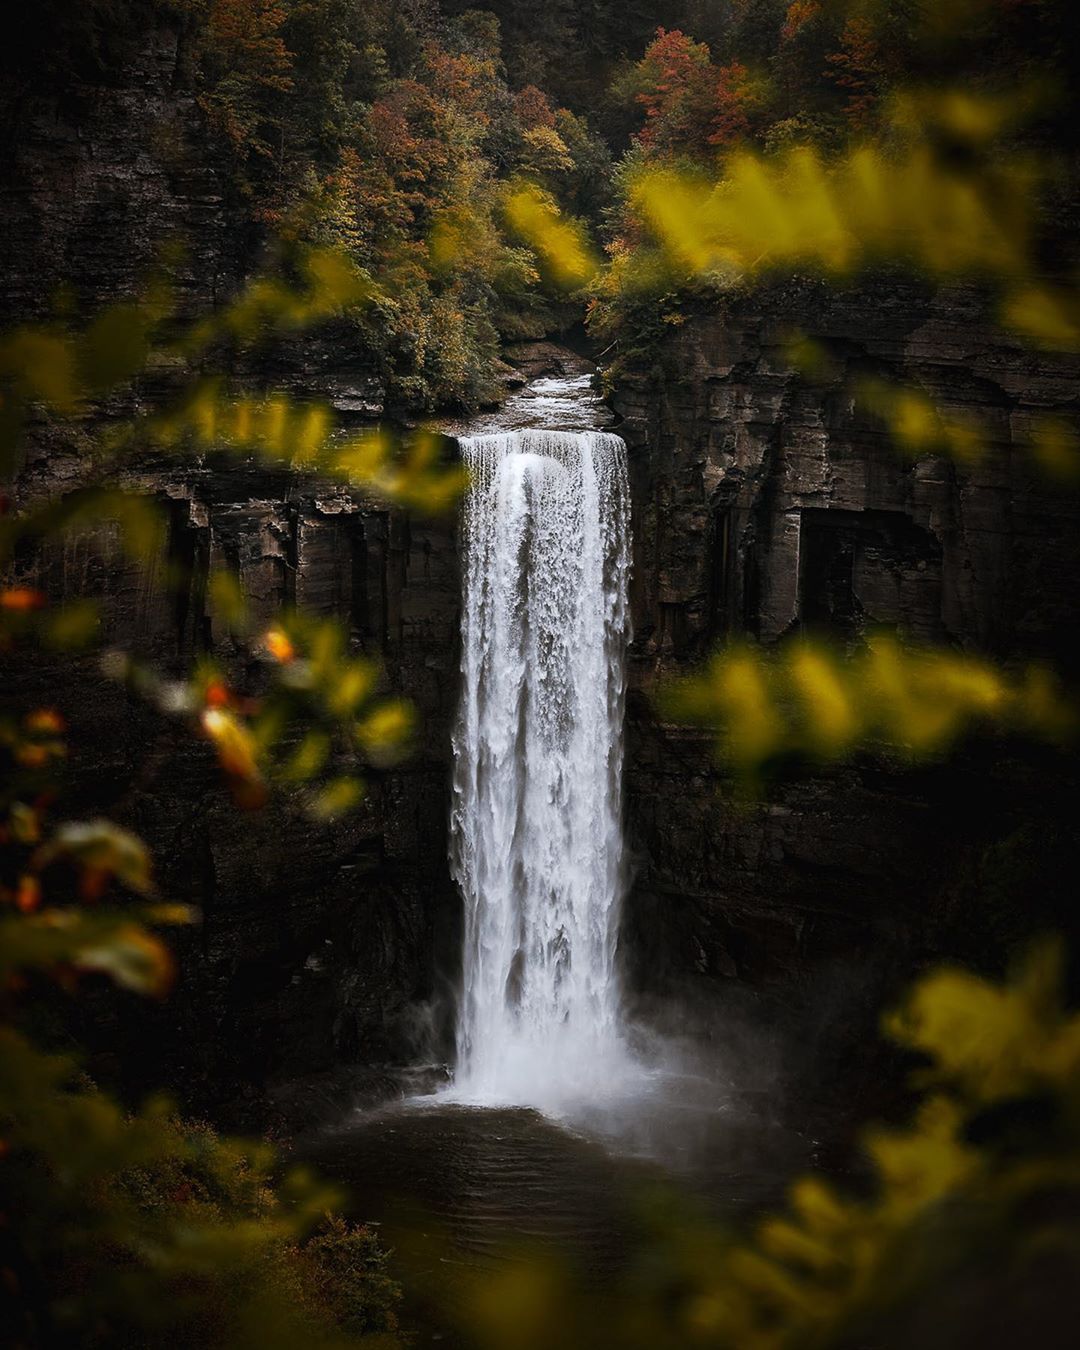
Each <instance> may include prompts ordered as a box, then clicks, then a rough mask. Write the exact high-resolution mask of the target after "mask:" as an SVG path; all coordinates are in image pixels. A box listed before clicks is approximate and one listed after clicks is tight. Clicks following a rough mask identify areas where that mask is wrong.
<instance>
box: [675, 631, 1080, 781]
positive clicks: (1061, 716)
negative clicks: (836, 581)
mask: <svg viewBox="0 0 1080 1350" xmlns="http://www.w3.org/2000/svg"><path fill="white" fill-rule="evenodd" d="M662 704H663V706H664V708H665V709H666V710H667V711H668V712H669V713H670V714H671V715H672V716H675V717H678V718H679V719H680V720H685V721H689V722H692V723H698V724H702V725H705V726H708V727H710V728H712V729H714V730H715V731H716V735H717V750H718V754H719V755H720V757H721V758H722V760H724V762H726V763H727V764H728V765H730V767H731V768H732V770H733V771H734V772H735V774H736V776H737V777H738V778H739V779H740V780H741V781H742V782H743V783H744V785H746V786H757V785H759V783H760V780H761V775H762V773H763V771H764V770H766V769H767V768H768V767H769V766H770V765H773V764H777V763H779V762H781V761H782V760H784V759H787V758H791V757H798V758H801V759H804V760H809V761H810V762H817V763H828V762H830V761H835V760H839V759H842V758H844V757H845V756H848V755H851V754H853V753H855V752H856V751H857V750H875V749H876V750H879V751H881V750H886V751H889V752H891V753H896V754H900V755H901V756H903V757H906V758H908V759H912V760H917V759H925V758H930V757H936V756H940V755H942V754H943V753H944V752H945V751H947V750H948V749H949V748H950V747H951V746H952V745H953V744H954V743H955V742H956V741H957V740H958V739H960V738H961V737H962V736H963V735H965V734H967V733H970V732H971V731H973V730H975V729H977V728H980V727H981V728H992V729H994V730H995V731H998V732H1004V733H1016V734H1021V735H1028V736H1035V737H1037V738H1039V739H1041V740H1044V741H1047V742H1049V743H1051V744H1065V743H1067V742H1069V741H1071V740H1072V738H1073V737H1074V735H1075V731H1076V725H1077V712H1076V708H1075V705H1074V703H1073V701H1072V700H1071V699H1069V698H1068V697H1067V696H1066V694H1065V692H1064V690H1063V689H1062V688H1061V686H1060V683H1059V682H1058V680H1057V679H1056V677H1055V676H1054V674H1053V672H1052V671H1050V670H1048V669H1047V668H1045V667H1043V666H1040V665H1038V664H1030V665H1028V666H1027V667H1026V668H1024V669H1023V670H1021V671H1019V672H1016V673H1010V672H1008V671H1005V670H1002V669H1000V668H998V667H997V666H995V665H994V664H993V663H991V662H990V661H987V660H985V659H980V658H978V657H975V656H971V655H967V654H963V653H959V652H952V651H948V650H945V649H942V648H937V647H926V646H913V645H910V644H909V645H905V644H903V643H901V642H899V641H897V639H895V638H893V637H889V636H887V635H884V634H882V635H878V636H874V637H871V638H869V639H868V640H867V642H866V643H865V644H864V645H862V646H860V647H859V648H856V649H855V650H854V651H853V652H842V651H840V650H838V649H837V648H834V647H832V646H830V645H829V644H827V643H825V642H823V641H820V640H814V639H808V638H804V639H800V640H798V641H792V642H789V643H787V644H782V645H781V646H780V647H779V648H778V649H776V650H772V651H764V650H762V649H759V648H756V647H753V646H750V645H744V646H739V645H735V644H732V645H729V646H727V647H725V648H724V649H722V650H721V651H719V652H717V653H716V654H715V655H714V656H713V657H712V658H711V660H710V661H709V662H708V663H707V664H706V665H705V667H704V668H703V669H702V670H701V671H700V672H699V673H697V674H695V675H693V676H690V677H687V678H685V679H682V680H678V681H673V682H672V683H671V684H670V685H669V686H668V687H667V689H666V690H665V691H664V694H663V698H662Z"/></svg>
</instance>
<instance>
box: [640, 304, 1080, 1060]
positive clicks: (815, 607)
mask: <svg viewBox="0 0 1080 1350" xmlns="http://www.w3.org/2000/svg"><path fill="white" fill-rule="evenodd" d="M793 332H799V333H802V334H804V335H806V336H808V337H810V338H811V339H813V340H814V341H815V342H816V343H817V344H818V345H819V347H820V348H821V349H822V350H823V352H824V354H825V356H826V358H827V360H826V362H825V363H824V364H825V366H826V368H827V371H828V373H827V374H824V375H822V376H820V377H818V378H810V377H808V376H806V375H805V374H803V373H800V371H799V370H798V369H797V368H796V366H795V365H794V363H793V361H792V359H791V355H790V352H791V345H790V344H791V335H792V333H793ZM1078 374H1080V368H1078V365H1077V362H1076V361H1075V359H1073V358H1068V359H1066V358H1055V357H1050V356H1046V355H1038V354H1033V353H1032V352H1030V351H1024V350H1021V349H1020V348H1018V347H1012V346H1009V345H1008V344H1007V343H1006V342H1004V341H1003V340H1002V338H1001V336H1000V335H999V334H995V333H994V331H993V330H992V328H991V327H990V325H989V324H988V323H987V322H986V319H985V316H984V315H983V313H982V310H981V308H980V304H979V301H978V298H977V297H976V296H975V295H974V294H970V293H966V292H960V291H954V292H951V293H945V292H936V293H932V292H930V291H929V289H920V288H919V287H917V286H914V285H911V284H901V283H899V282H897V281H895V280H892V281H884V282H881V283H879V284H873V285H869V286H865V287H860V288H859V289H857V290H852V291H850V292H842V291H836V290H830V289H827V288H826V287H825V286H824V285H822V284H815V283H811V282H806V283H802V284H797V285H796V284H792V285H788V286H786V287H774V288H763V289H762V290H761V291H759V292H758V293H757V294H755V295H753V296H749V297H743V298H739V299H733V300H732V301H731V302H730V303H729V304H727V305H725V306H723V307H721V308H718V309H717V310H716V311H715V312H713V313H709V314H702V315H699V316H697V317H695V318H692V319H690V320H689V321H688V322H686V323H685V325H684V326H682V327H681V328H678V329H676V330H674V331H673V332H672V334H671V336H670V338H669V340H668V341H667V342H666V344H665V345H664V347H663V348H662V349H661V350H660V351H659V352H658V353H657V356H656V361H655V363H654V365H653V366H652V368H651V369H649V370H641V371H637V372H631V373H630V374H628V375H626V376H624V377H623V378H622V380H621V382H620V383H619V387H618V389H617V391H616V396H615V406H616V409H617V411H618V412H619V413H620V414H621V416H622V419H623V420H622V422H621V424H620V425H619V427H618V430H619V431H621V433H622V434H623V435H624V436H625V438H626V439H627V441H628V443H629V446H630V458H631V464H632V479H633V498H634V565H635V572H634V581H633V613H634V623H635V634H636V636H635V641H634V646H633V654H632V667H633V685H634V688H635V690H636V692H637V697H636V698H634V699H633V700H632V703H631V723H630V733H631V735H630V750H629V763H628V784H627V786H628V797H629V816H630V820H629V833H630V842H631V847H632V849H633V850H634V852H635V854H636V857H637V874H636V880H635V882H634V885H633V888H632V892H631V897H630V901H629V907H628V915H627V924H626V937H627V946H628V956H629V960H630V964H631V966H632V968H633V970H634V978H635V983H636V984H637V986H638V987H639V988H641V989H644V990H651V991H653V992H656V993H659V992H664V993H666V994H668V995H670V994H671V993H672V992H673V990H676V989H678V990H681V992H682V994H683V996H686V997H693V996H694V994H695V992H696V993H698V994H701V995H702V996H703V997H704V998H705V999H706V1001H708V1000H709V999H713V998H715V997H716V996H717V995H718V994H719V995H721V996H722V995H723V992H724V990H725V989H727V990H728V991H729V993H732V992H734V991H735V990H736V989H737V988H739V987H740V986H741V987H742V988H743V989H745V988H746V987H747V986H749V987H750V988H756V989H758V990H760V989H772V990H774V991H778V992H779V997H780V1004H781V1005H782V1006H783V1007H784V1008H787V1009H788V1010H793V1011H794V1012H795V1014H796V1020H798V1021H800V1022H801V1023H802V1029H801V1032H800V1036H801V1037H802V1038H803V1043H804V1046H805V1038H806V1037H807V1036H810V1037H812V1036H813V1035H814V1034H815V1031H816V1029H817V1027H818V1025H819V1024H820V1029H822V1030H828V1031H829V1034H830V1035H831V1034H832V1023H833V1022H834V1021H836V1020H837V1018H839V1019H840V1020H843V1019H847V1020H848V1021H849V1022H850V1023H851V1024H852V1025H858V1023H859V1019H858V1017H857V1016H856V1017H854V1018H852V1006H853V1003H854V1004H856V1005H857V1004H859V1003H860V1002H862V1003H865V1004H866V1005H867V1007H869V1006H870V1005H871V1004H875V1005H876V1003H877V1001H878V1000H879V999H880V997H881V990H882V988H883V987H884V988H885V989H886V990H887V989H888V988H889V987H890V982H891V980H892V979H900V980H902V979H903V978H904V977H905V974H906V972H907V971H908V970H909V969H910V967H911V965H912V963H914V962H917V961H919V960H920V959H923V958H925V957H930V956H936V955H939V954H941V953H948V952H950V951H955V950H960V951H962V952H963V953H964V954H965V955H967V956H969V957H974V959H979V958H980V957H985V958H986V959H988V960H996V959H998V958H1000V955H1001V950H1002V949H1003V948H1004V947H1006V946H1008V945H1009V943H1010V942H1011V941H1014V940H1017V939H1019V938H1020V937H1021V936H1022V935H1023V934H1024V932H1025V930H1026V929H1027V928H1029V927H1033V928H1038V927H1040V926H1042V925H1044V924H1047V923H1049V924H1051V925H1053V924H1055V923H1058V924H1060V922H1061V921H1062V918H1063V916H1064V915H1065V914H1066V912H1067V910H1066V903H1065V897H1064V895H1063V893H1062V892H1061V891H1060V889H1059V890H1057V891H1055V889H1054V886H1053V884H1049V885H1048V888H1047V887H1043V888H1042V889H1041V894H1040V895H1039V898H1038V900H1037V901H1034V902H1032V901H1031V899H1030V898H1024V899H1021V897H1019V896H1017V895H1015V894H1014V895H1012V896H1011V897H1010V898H1007V899H1006V898H1005V897H1003V896H1000V895H999V896H998V899H999V900H1000V902H1001V903H1000V904H999V905H998V907H997V908H994V905H993V904H991V903H987V904H984V905H983V907H982V909H980V908H979V904H980V901H979V899H978V897H977V895H976V892H978V891H979V890H980V889H982V890H984V891H986V890H987V889H989V890H994V889H995V887H996V889H997V891H1000V889H1001V888H1000V886H997V883H996V882H995V880H994V877H993V875H992V873H993V866H992V865H991V864H989V863H988V861H987V859H988V856H989V855H987V853H986V850H987V849H988V848H989V847H991V841H994V840H997V841H1000V840H1001V839H1003V838H1004V839H1009V840H1012V841H1013V842H1012V844H1011V845H1009V846H1008V848H1013V847H1015V848H1018V849H1027V851H1028V852H1029V853H1030V854H1032V855H1036V854H1038V852H1039V849H1038V848H1037V847H1036V846H1035V845H1034V844H1033V842H1032V834H1031V831H1032V829H1035V831H1036V833H1037V832H1038V830H1039V829H1045V832H1046V839H1047V840H1050V839H1053V840H1058V841H1059V840H1060V835H1061V831H1062V828H1063V824H1062V822H1063V819H1064V818H1065V817H1066V816H1067V812H1068V808H1067V807H1066V806H1065V803H1066V802H1067V800H1068V796H1067V795H1066V794H1065V793H1064V788H1063V783H1062V778H1061V775H1062V773H1063V772H1064V770H1063V766H1062V765H1061V764H1058V763H1056V762H1055V763H1053V764H1049V765H1043V766H1042V767H1041V768H1040V770H1039V771H1037V772H1036V771H1035V770H1034V769H1032V768H1031V767H1028V768H1026V769H1022V768H1021V767H1020V761H1018V760H1016V759H1015V757H1014V756H1013V754H1012V753H1011V752H1010V750H1009V749H1007V748H1005V747H1001V746H998V747H997V749H996V750H994V749H992V748H990V747H987V746H982V747H975V748H973V749H971V750H969V752H968V753H967V754H966V755H964V756H961V757H960V758H959V759H958V760H956V761H955V762H953V764H952V765H951V767H950V768H949V769H948V770H944V771H938V770H937V769H929V770H927V771H926V772H923V773H916V772H913V771H904V770H902V769H900V768H899V767H890V766H889V765H888V764H883V763H880V762H878V763H875V764H873V765H871V764H868V763H867V764H862V765H856V766H852V767H848V768H845V769H842V770H837V771H835V772H833V773H831V774H829V775H825V776H821V777H818V778H814V779H809V780H807V779H803V780H801V781H799V782H792V783H788V784H783V783H781V784H778V785H776V786H775V787H774V789H773V790H772V792H771V793H770V796H769V799H768V801H766V802H763V803H758V804H750V805H746V804H741V803H738V802H737V801H736V800H734V798H733V794H732V791H731V788H730V785H729V784H728V783H726V782H725V780H724V777H723V775H722V774H719V773H718V772H717V770H716V769H715V767H714V765H713V761H712V757H711V754H710V748H709V746H708V744H707V739H706V738H705V737H703V736H702V735H700V734H699V733H697V732H694V731H691V730H688V729H686V728H682V727H676V726H672V725H665V724H664V723H663V722H661V721H659V720H658V718H657V715H656V713H655V705H654V704H652V703H651V701H650V700H649V699H648V697H647V696H648V694H649V693H650V692H651V691H652V690H653V689H654V688H655V686H656V684H657V682H658V680H660V679H661V678H662V677H664V676H666V675H670V674H673V673H676V672H678V671H681V670H682V669H684V668H685V667H686V665H687V664H688V663H691V662H693V661H694V660H696V659H697V658H699V657H701V656H702V655H703V653H704V652H705V651H706V650H707V649H708V648H709V647H710V646H711V645H712V644H714V643H715V642H718V641H720V640H722V639H724V638H727V637H730V636H738V635H742V634H745V635H749V636H751V637H753V638H757V639H760V640H761V641H763V642H766V643H768V642H772V641H775V640H777V639H779V638H781V637H783V636H784V635H786V634H790V633H793V632H797V631H800V630H803V629H805V628H807V627H811V628H814V627H816V628H819V629H824V630H825V631H827V632H830V633H832V634H833V635H834V636H835V637H836V638H838V639H840V640H844V639H847V638H850V637H853V636H855V635H857V634H858V633H859V632H860V631H863V630H865V629H866V628H868V627H871V626H878V625H886V626H891V627H895V628H897V629H898V630H899V631H901V632H903V633H905V634H907V635H909V636H911V637H913V638H915V639H920V640H926V641H934V642H945V643H950V644H953V645H955V646H958V647H961V648H964V649H971V650H978V651H982V652H988V653H991V654H993V655H994V656H996V657H998V658H1000V659H1004V660H1008V659H1010V658H1012V657H1016V656H1020V657H1030V656H1031V655H1033V654H1034V655H1036V656H1045V657H1046V658H1048V659H1050V660H1052V661H1054V662H1055V664H1056V665H1058V667H1059V668H1063V669H1065V670H1066V671H1069V670H1070V668H1071V666H1070V663H1071V662H1072V661H1074V660H1075V652H1074V650H1073V649H1074V646H1075V623H1076V605H1075V595H1074V578H1075V576H1076V575H1077V571H1076V567H1077V562H1078V561H1080V557H1078V555H1080V548H1078V539H1080V534H1078V526H1080V512H1078V498H1077V494H1076V493H1075V492H1074V491H1071V490H1062V489H1061V487H1060V486H1059V485H1057V484H1055V483H1054V482H1053V481H1052V480H1048V479H1047V477H1046V475H1045V473H1044V472H1043V471H1042V469H1041V468H1040V467H1039V466H1037V465H1035V464H1034V463H1033V462H1032V457H1031V453H1030V451H1029V450H1028V449H1027V448H1026V447H1025V446H1024V444H1023V441H1024V438H1025V433H1026V432H1027V431H1028V430H1029V428H1030V425H1031V421H1032V419H1033V417H1035V416H1037V415H1039V414H1044V413H1047V412H1055V411H1056V412H1061V413H1068V411H1069V410H1070V409H1071V407H1072V406H1073V404H1074V402H1075V396H1076V389H1077V376H1078ZM867 376H872V377H878V378H881V379H885V380H889V381H892V382H897V383H906V384H912V383H913V384H915V385H916V386H917V387H918V386H921V387H922V388H924V389H925V390H926V391H927V392H928V393H929V394H930V395H931V396H932V397H933V399H934V400H935V401H936V403H937V404H938V406H939V407H940V408H941V410H942V412H943V413H944V414H945V415H951V416H961V417H967V416H972V417H975V418H977V419H978V421H979V423H980V424H981V425H982V426H983V427H985V429H986V453H985V455H984V457H983V458H982V459H980V460H979V462H978V463H976V464H973V465H968V466H964V465H960V464H958V463H956V462H954V461H949V460H946V459H922V460H919V461H917V462H910V461H907V462H905V460H904V459H903V458H902V457H901V456H900V455H899V454H898V453H897V451H896V449H895V448H894V446H893V445H892V444H891V443H890V442H889V440H888V439H887V435H886V433H885V431H884V430H883V428H882V427H881V425H879V424H878V423H876V422H874V421H872V420H871V419H870V418H868V417H867V416H866V415H865V414H863V413H861V412H860V411H859V409H858V408H857V407H856V405H855V404H854V400H853V398H852V396H851V392H850V391H851V387H852V384H853V382H854V381H855V380H856V379H858V378H860V377H867ZM1033 820H1034V821H1040V822H1041V824H1040V825H1038V826H1032V823H1031V822H1032V821H1033ZM996 846H997V847H1001V845H1000V844H998V845H996ZM1056 847H1057V844H1056V843H1050V842H1047V843H1046V849H1048V850H1049V854H1050V855H1052V856H1053V857H1054V859H1055V865H1057V864H1058V863H1060V861H1061V858H1060V855H1059V854H1058V853H1057V852H1055V849H1056ZM999 861H1000V860H999ZM1028 862H1029V864H1030V865H1031V866H1032V867H1033V868H1034V870H1035V872H1036V874H1038V873H1039V870H1040V869H1039V863H1038V861H1037V859H1036V858H1035V857H1034V856H1033V857H1031V858H1029V859H1028ZM1006 865H1007V864H1006ZM1047 865H1048V864H1046V863H1045V862H1044V865H1043V869H1042V870H1043V871H1044V872H1045V871H1046V867H1047ZM1033 886H1034V888H1035V889H1036V890H1038V889H1040V883H1038V882H1034V883H1033ZM983 899H984V900H985V899H986V897H985V896H984V897H983ZM1059 905H1060V909H1061V912H1060V913H1055V907H1056V906H1059ZM1026 910H1028V911H1034V910H1038V914H1037V916H1036V915H1034V914H1032V913H1027V914H1026V915H1025V911H1026ZM976 915H978V916H979V917H976ZM646 954H647V955H646ZM875 967H877V969H875ZM730 1002H731V999H730V998H729V999H728V1006H730Z"/></svg>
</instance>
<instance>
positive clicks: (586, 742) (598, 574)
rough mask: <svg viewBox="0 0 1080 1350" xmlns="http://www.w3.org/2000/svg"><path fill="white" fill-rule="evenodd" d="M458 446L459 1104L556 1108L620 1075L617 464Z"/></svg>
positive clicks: (563, 450) (545, 436)
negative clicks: (461, 470)
mask: <svg viewBox="0 0 1080 1350" xmlns="http://www.w3.org/2000/svg"><path fill="white" fill-rule="evenodd" d="M461 445H462V452H463V454H464V457H465V461H466V463H467V465H468V467H469V469H470V471H471V474H472V486H471V489H470V492H469V495H468V498H467V501H466V505H465V516H464V544H465V549H464V551H465V583H464V612H463V618H462V671H463V689H462V700H461V711H460V716H459V721H458V726H457V730H456V733H455V737H454V754H455V778H454V797H453V808H452V819H451V837H452V866H453V870H454V874H455V877H456V879H457V881H458V883H459V885H460V887H461V890H462V894H463V896H464V901H465V948H464V961H463V975H464V980H463V1001H462V1008H461V1015H460V1019H459V1028H458V1047H457V1048H458V1068H457V1076H456V1081H455V1095H457V1096H460V1097H464V1098H467V1099H470V1100H475V1101H487V1102H509V1103H523V1104H530V1105H537V1106H541V1107H547V1108H553V1109H558V1107H559V1105H560V1104H561V1103H565V1102H567V1101H569V1100H574V1099H579V1100H580V1099H587V1098H588V1097H589V1096H590V1095H593V1094H594V1093H596V1092H598V1091H602V1090H603V1089H604V1087H605V1086H606V1082H610V1081H611V1080H612V1079H614V1080H616V1081H618V1080H621V1079H622V1078H624V1077H625V1075H626V1073H627V1070H628V1069H629V1067H630V1064H631V1061H630V1056H629V1054H628V1052H627V1050H626V1047H625V1043H624V1039H623V1034H622V1028H621V1025H620V1017H619V998H618V989H617V981H616V974H615V946H616V939H617V922H618V909H619V901H620V891H621V884H622V834H621V775H622V757H623V750H622V727H623V709H624V676H623V666H624V656H625V649H626V642H627V636H628V617H627V602H626V590H627V579H628V572H629V518H628V517H629V508H628V489H627V476H626V447H625V445H624V444H623V441H622V440H621V438H620V437H618V436H614V435H611V434H608V433H603V432H582V433H572V432H554V431H551V432H543V431H515V432H508V433H503V434H498V435H490V436H475V437H467V438H463V439H462V442H461ZM605 1080H606V1081H605Z"/></svg>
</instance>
